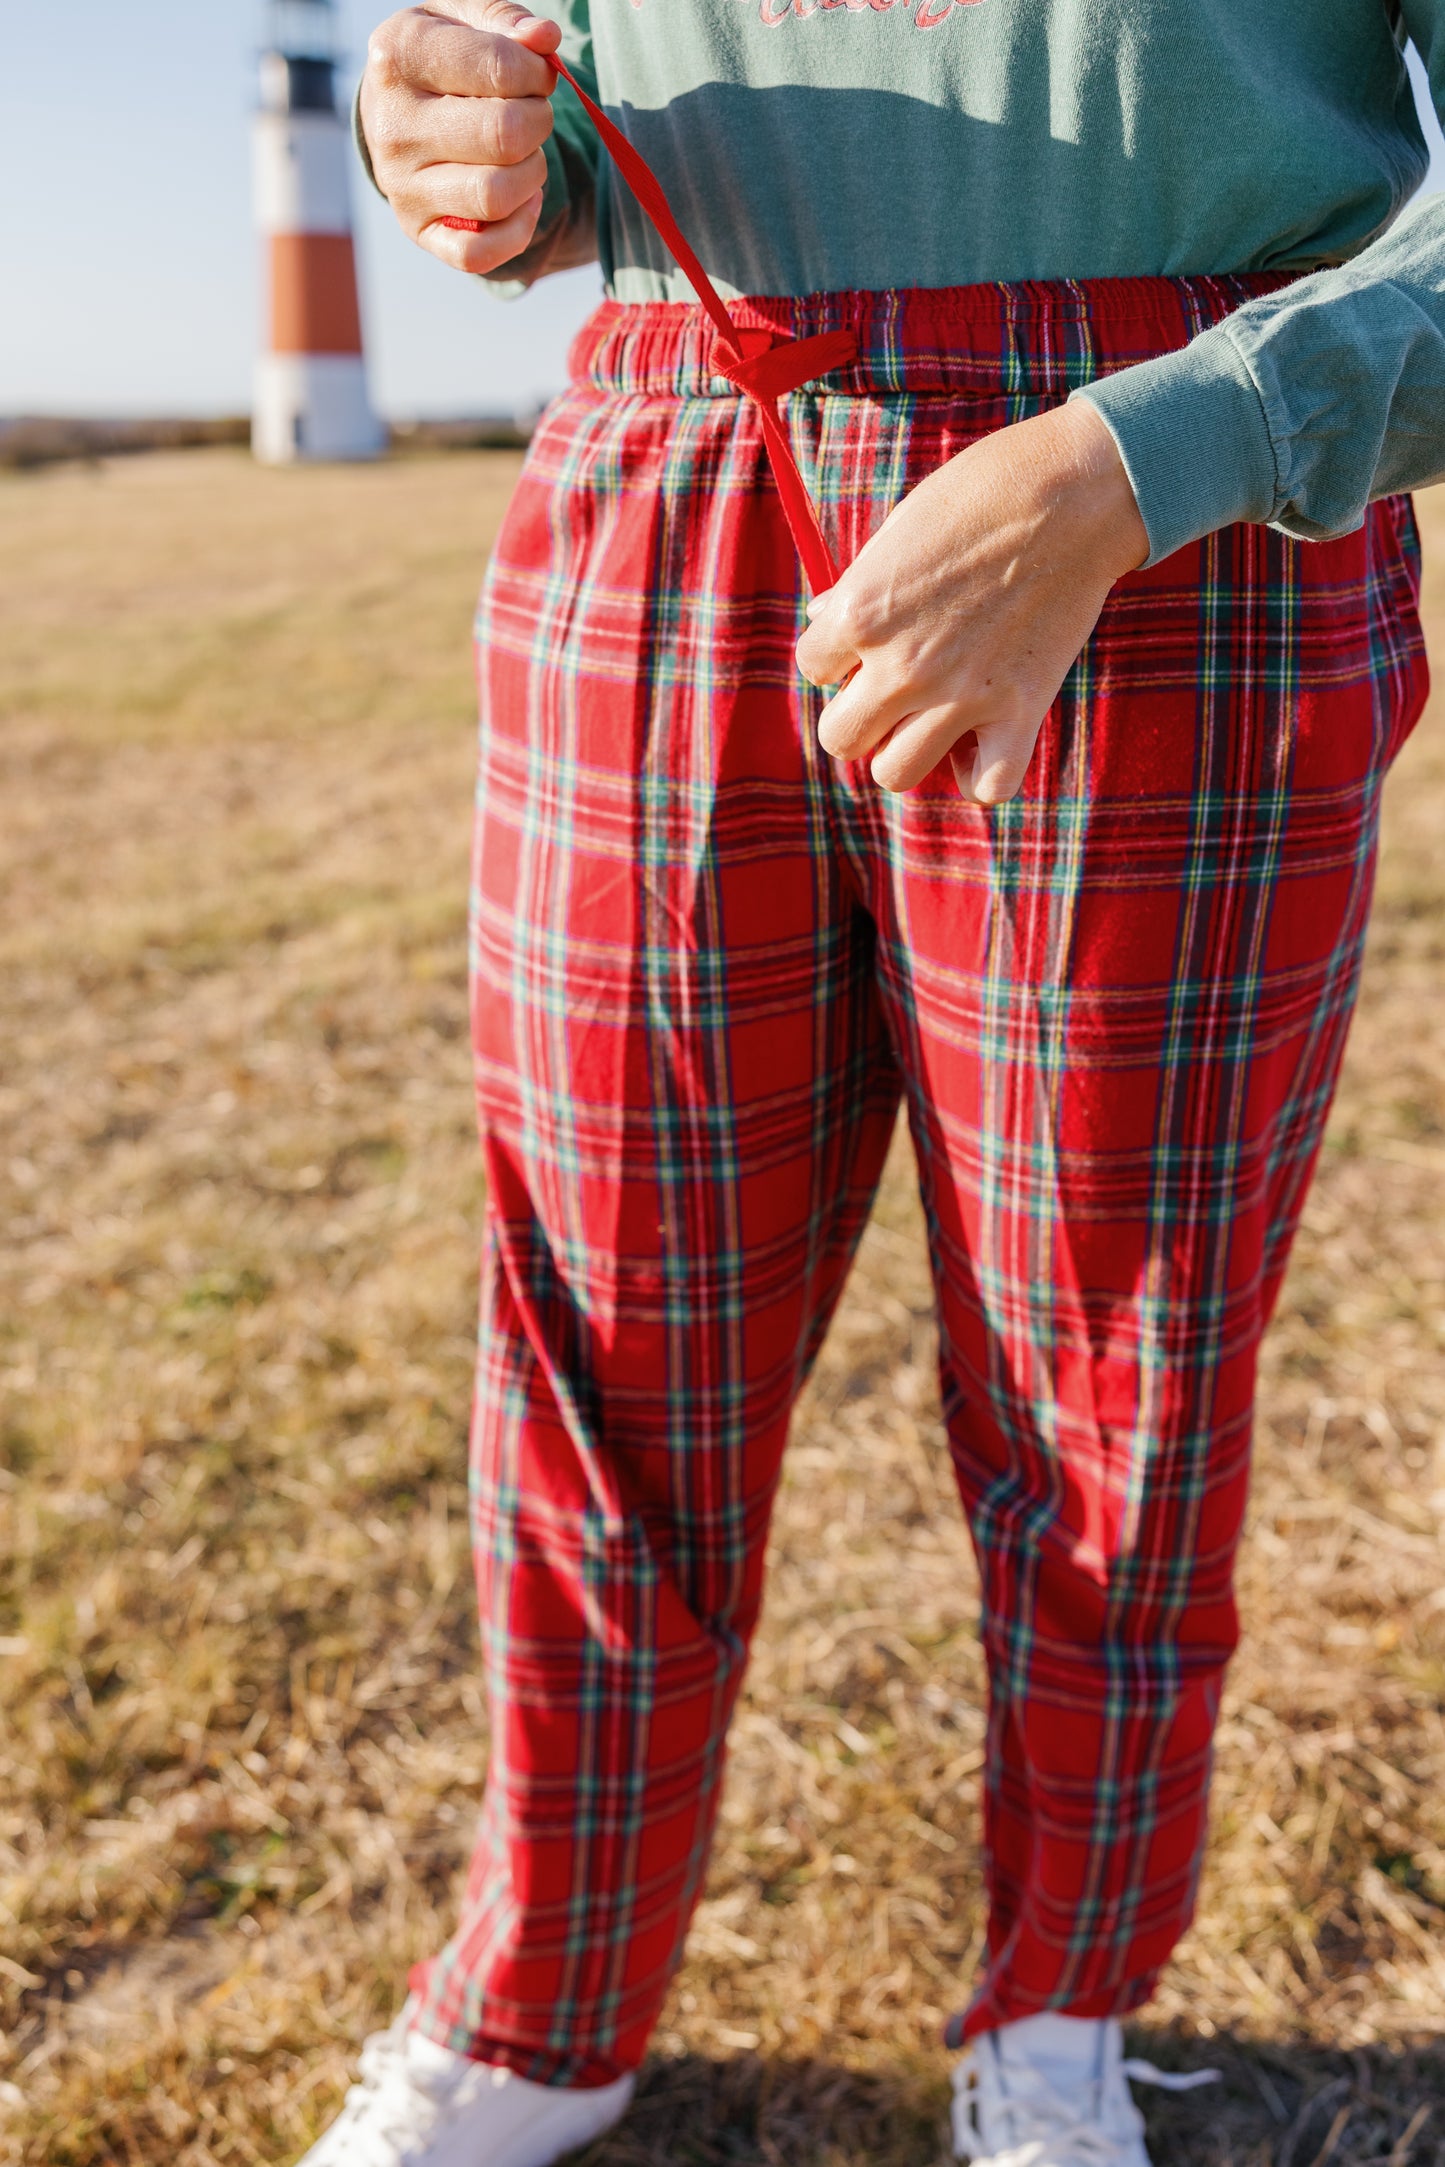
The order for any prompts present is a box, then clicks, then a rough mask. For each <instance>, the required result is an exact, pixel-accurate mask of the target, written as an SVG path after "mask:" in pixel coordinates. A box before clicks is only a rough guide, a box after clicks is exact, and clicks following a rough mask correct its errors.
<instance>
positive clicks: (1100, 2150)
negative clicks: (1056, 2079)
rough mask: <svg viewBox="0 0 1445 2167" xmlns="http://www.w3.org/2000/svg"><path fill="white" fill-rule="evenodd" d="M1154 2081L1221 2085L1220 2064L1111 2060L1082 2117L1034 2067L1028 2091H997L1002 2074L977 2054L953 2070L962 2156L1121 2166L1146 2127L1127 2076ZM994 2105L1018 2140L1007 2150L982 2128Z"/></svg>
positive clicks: (1178, 2086)
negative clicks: (1091, 2111) (1094, 2102)
mask: <svg viewBox="0 0 1445 2167" xmlns="http://www.w3.org/2000/svg"><path fill="white" fill-rule="evenodd" d="M1126 2078H1132V2079H1133V2081H1134V2082H1135V2083H1136V2084H1148V2085H1152V2086H1153V2087H1154V2088H1155V2090H1157V2091H1161V2092H1193V2091H1196V2090H1197V2089H1198V2088H1199V2087H1200V2086H1201V2085H1205V2084H1217V2083H1218V2082H1219V2081H1220V2072H1219V2071H1218V2070H1217V2069H1195V2070H1190V2071H1187V2072H1182V2073H1181V2072H1178V2071H1174V2070H1168V2069H1158V2068H1156V2067H1155V2065H1154V2063H1153V2062H1146V2061H1140V2060H1138V2059H1137V2058H1135V2057H1130V2058H1128V2059H1127V2060H1125V2059H1121V2060H1119V2061H1117V2062H1114V2063H1113V2064H1112V2065H1110V2064H1106V2066H1105V2068H1104V2070H1103V2071H1102V2073H1101V2075H1100V2077H1099V2078H1098V2079H1097V2080H1096V2081H1097V2084H1098V2090H1099V2112H1098V2114H1097V2116H1094V2117H1092V2118H1088V2119H1084V2120H1081V2119H1080V2118H1079V2113H1078V2108H1077V2106H1076V2105H1075V2103H1074V2102H1073V2101H1071V2100H1066V2099H1064V2098H1063V2097H1062V2095H1061V2094H1060V2093H1059V2092H1057V2091H1056V2090H1055V2089H1054V2087H1053V2086H1052V2085H1051V2084H1050V2083H1049V2082H1048V2080H1047V2079H1046V2078H1045V2077H1044V2076H1043V2074H1042V2073H1041V2072H1038V2071H1034V2072H1031V2081H1030V2084H1029V2089H1028V2091H1027V2092H1018V2093H1012V2094H1007V2095H1005V2094H1002V2092H1001V2091H1000V2093H999V2096H997V2097H994V2096H993V2095H994V2093H995V2090H996V2088H997V2087H998V2079H997V2076H996V2073H995V2071H994V2069H992V2068H991V2067H990V2065H989V2064H987V2063H985V2062H981V2061H975V2060H974V2059H973V2058H970V2059H969V2060H967V2061H964V2062H961V2063H960V2064H959V2066H958V2068H957V2069H955V2071H954V2072H953V2092H954V2103H953V2141H954V2147H955V2149H956V2151H957V2152H958V2155H959V2157H960V2158H961V2159H965V2160H987V2161H988V2162H989V2167H1039V2163H1041V2162H1042V2161H1043V2160H1044V2159H1047V2160H1048V2161H1049V2163H1050V2167H1055V2163H1057V2167H1065V2163H1067V2167H1118V2162H1119V2157H1120V2152H1121V2149H1122V2148H1123V2147H1124V2146H1125V2145H1127V2144H1128V2143H1130V2142H1131V2140H1133V2139H1134V2138H1135V2137H1136V2136H1137V2135H1138V2134H1139V2133H1140V2132H1141V2131H1142V2127H1143V2124H1142V2120H1141V2117H1140V2115H1139V2111H1138V2109H1137V2108H1136V2107H1135V2105H1134V2103H1133V2101H1132V2100H1131V2099H1130V2097H1129V2094H1128V2092H1127V2090H1126V2089H1125V2079H1126ZM989 2107H993V2108H994V2109H995V2110H997V2111H998V2112H999V2113H1000V2115H1001V2116H1003V2117H1007V2119H1008V2122H1009V2124H1010V2136H1011V2139H1012V2141H1011V2142H1010V2143H1008V2144H1007V2145H1005V2146H1004V2147H1003V2148H1002V2149H1000V2147H999V2144H998V2140H997V2137H996V2136H995V2134H994V2133H993V2132H992V2131H988V2132H986V2131H984V2130H982V2129H980V2127H979V2111H980V2109H984V2110H985V2111H986V2110H987V2109H988V2108H989Z"/></svg>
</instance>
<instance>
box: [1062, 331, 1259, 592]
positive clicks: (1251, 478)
mask: <svg viewBox="0 0 1445 2167" xmlns="http://www.w3.org/2000/svg"><path fill="white" fill-rule="evenodd" d="M1073 397H1074V398H1076V399H1087V400H1088V402H1089V404H1090V405H1091V406H1092V407H1094V408H1095V409H1096V410H1097V412H1098V413H1100V414H1101V415H1102V416H1103V418H1104V421H1105V422H1106V423H1107V425H1108V428H1109V432H1110V434H1111V435H1112V437H1113V439H1114V442H1115V443H1116V444H1117V445H1118V447H1119V456H1120V457H1121V458H1122V460H1123V462H1124V467H1125V471H1126V472H1127V474H1128V476H1129V479H1130V481H1131V482H1132V483H1133V486H1134V494H1135V496H1136V497H1137V499H1138V501H1139V511H1140V514H1141V515H1142V517H1143V521H1144V525H1145V528H1146V530H1147V532H1148V535H1149V555H1148V557H1147V559H1146V560H1145V561H1146V563H1148V564H1158V562H1159V561H1160V559H1161V558H1162V557H1168V556H1172V555H1173V553H1174V551H1175V550H1176V549H1183V548H1184V546H1185V544H1186V543H1188V542H1197V541H1198V540H1199V538H1200V536H1201V535H1204V534H1213V533H1214V532H1215V531H1216V530H1217V529H1218V528H1220V527H1229V526H1233V524H1234V523H1235V521H1236V520H1257V521H1267V520H1270V519H1272V518H1273V517H1274V516H1275V507H1276V505H1277V504H1278V502H1279V469H1278V463H1277V461H1276V459H1275V454H1274V445H1273V443H1272V442H1271V440H1270V433H1269V424H1268V422H1267V421H1266V419H1265V411H1264V404H1263V401H1262V400H1261V398H1260V395H1259V392H1258V389H1257V388H1256V386H1255V382H1254V378H1253V377H1252V376H1251V375H1250V373H1249V370H1248V368H1247V367H1246V365H1245V361H1244V357H1243V355H1242V354H1241V353H1240V351H1239V349H1238V347H1237V346H1236V345H1235V343H1234V341H1233V339H1232V338H1231V337H1230V336H1229V327H1228V325H1227V324H1217V325H1216V326H1215V327H1214V329H1213V330H1212V331H1206V332H1203V333H1202V334H1201V336H1200V337H1199V338H1197V339H1195V340H1193V341H1192V343H1191V344H1190V345H1188V346H1186V347H1183V348H1182V349H1181V350H1180V351H1179V352H1178V353H1173V354H1161V355H1160V356H1159V358H1158V359H1157V360H1156V361H1143V362H1140V363H1139V364H1138V365H1137V366H1136V367H1134V368H1132V369H1121V370H1120V371H1119V373H1118V374H1117V376H1105V377H1101V378H1100V379H1099V381H1098V382H1097V383H1094V384H1086V385H1085V386H1084V387H1083V388H1082V389H1081V390H1079V391H1076V392H1074V393H1073Z"/></svg>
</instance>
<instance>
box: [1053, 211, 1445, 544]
mask: <svg viewBox="0 0 1445 2167" xmlns="http://www.w3.org/2000/svg"><path fill="white" fill-rule="evenodd" d="M1074 396H1075V397H1076V398H1082V399H1086V400H1088V402H1089V403H1090V404H1091V405H1092V406H1093V407H1095V409H1096V410H1097V411H1098V412H1099V413H1100V414H1101V415H1102V416H1103V418H1104V420H1105V421H1106V422H1107V423H1108V425H1109V428H1110V429H1111V431H1112V432H1113V436H1114V440H1115V442H1116V444H1117V445H1118V447H1119V451H1120V455H1121V457H1122V458H1123V461H1124V464H1125V467H1126V468H1127V470H1128V473H1129V478H1130V480H1131V481H1132V483H1133V484H1134V491H1135V495H1136V497H1137V498H1138V501H1139V507H1140V510H1141V511H1142V513H1143V515H1144V522H1145V525H1146V526H1147V528H1148V530H1149V542H1150V562H1151V563H1154V562H1157V561H1158V559H1159V558H1160V557H1163V556H1167V555H1168V554H1169V553H1170V552H1171V551H1172V550H1175V549H1178V548H1181V547H1182V546H1183V545H1184V544H1185V543H1186V542H1190V541H1193V540H1195V539H1196V538H1197V537H1198V536H1200V535H1202V534H1208V533H1211V532H1213V530H1214V529H1215V528H1218V527H1222V526H1228V525H1230V524H1231V523H1232V522H1234V521H1235V520H1253V521H1267V522H1269V523H1270V524H1272V525H1275V526H1278V527H1281V528H1282V529H1283V530H1284V531H1285V532H1286V533H1287V534H1293V535H1297V536H1300V537H1301V538H1303V539H1305V540H1310V541H1316V540H1322V539H1325V538H1327V537H1329V536H1331V535H1336V534H1345V533H1349V532H1350V531H1351V530H1352V529H1353V528H1355V527H1357V526H1359V524H1360V522H1361V520H1362V519H1363V517H1364V514H1365V507H1366V506H1367V505H1368V504H1369V503H1370V502H1371V501H1372V500H1373V499H1374V498H1376V497H1380V496H1386V495H1388V494H1390V492H1391V491H1393V490H1397V489H1412V488H1418V487H1420V486H1421V485H1423V484H1424V483H1426V482H1432V481H1437V480H1439V479H1440V478H1441V476H1442V475H1445V198H1440V197H1432V198H1430V199H1427V200H1426V201H1425V202H1423V203H1420V204H1417V205H1416V206H1415V207H1414V208H1413V209H1411V210H1409V211H1407V212H1406V213H1405V215H1404V216H1403V217H1402V218H1401V219H1400V221H1399V223H1398V224H1397V225H1396V226H1394V227H1392V228H1391V230H1390V231H1389V232H1388V233H1387V234H1385V235H1384V236H1383V238H1382V239H1380V240H1378V241H1376V242H1375V243H1374V244H1373V245H1372V246H1371V247H1370V248H1368V249H1366V250H1365V251H1364V252H1363V254H1362V255H1360V256H1358V257H1356V258H1355V260H1354V261H1353V262H1351V263H1348V264H1343V265H1341V266H1339V267H1338V268H1337V269H1333V270H1329V271H1321V272H1317V273H1315V275H1314V276H1313V277H1310V278H1306V279H1302V280H1300V281H1299V282H1298V283H1297V284H1295V285H1293V286H1290V287H1287V288H1286V289H1284V290H1283V291H1282V292H1280V293H1278V294H1271V295H1268V296H1266V297H1265V298H1263V299H1261V300H1258V301H1252V302H1250V303H1249V304H1248V305H1247V306H1246V307H1244V308H1242V309H1240V310H1239V311H1238V312H1237V313H1236V314H1235V315H1234V316H1232V317H1231V318H1230V319H1229V320H1228V322H1226V323H1223V324H1219V325H1217V326H1216V327H1215V328H1214V329H1213V330H1211V331H1207V332H1205V333H1204V334H1203V335H1202V336H1201V337H1200V338H1197V339H1195V340H1194V341H1193V343H1192V344H1191V345H1190V346H1188V347H1186V348H1184V349H1183V351H1182V352H1179V353H1174V354H1166V355H1163V356H1161V357H1160V358H1159V359H1158V360H1157V361H1150V362H1145V363H1143V364H1142V365H1141V366H1139V367H1137V368H1133V369H1127V370H1124V371H1122V372H1121V373H1120V374H1119V375H1118V376H1114V377H1110V378H1106V379H1104V380H1103V381H1101V382H1099V383H1097V384H1094V385H1090V386H1088V387H1087V388H1086V389H1084V390H1082V391H1080V392H1076V393H1075V395H1074Z"/></svg>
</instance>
